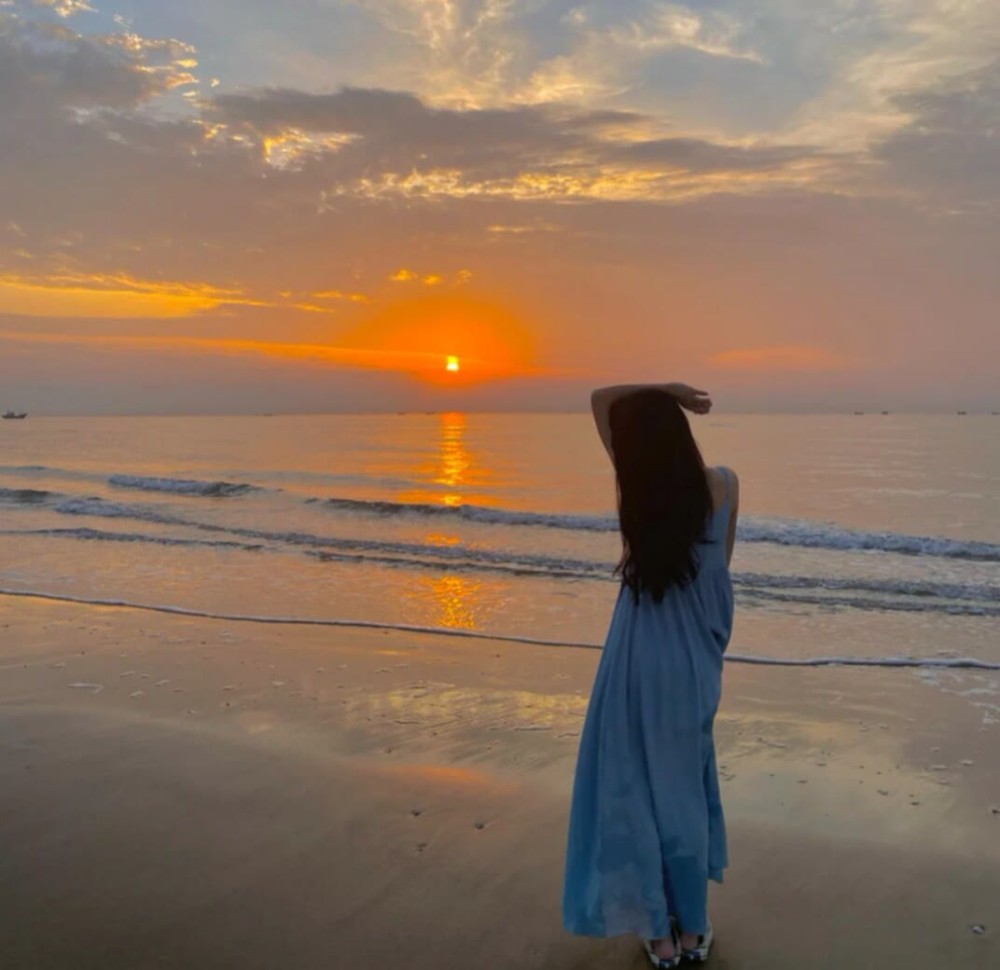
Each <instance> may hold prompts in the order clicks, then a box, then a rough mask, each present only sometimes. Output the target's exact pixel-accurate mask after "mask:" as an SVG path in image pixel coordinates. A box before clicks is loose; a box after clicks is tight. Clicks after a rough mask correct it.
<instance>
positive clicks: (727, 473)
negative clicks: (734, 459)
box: [705, 466, 740, 508]
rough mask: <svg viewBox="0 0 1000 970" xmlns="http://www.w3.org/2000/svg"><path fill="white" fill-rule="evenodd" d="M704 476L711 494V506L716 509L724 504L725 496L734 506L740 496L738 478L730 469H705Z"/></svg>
mask: <svg viewBox="0 0 1000 970" xmlns="http://www.w3.org/2000/svg"><path fill="white" fill-rule="evenodd" d="M705 476H706V478H707V479H708V487H709V490H710V491H711V493H712V504H713V505H714V506H715V508H718V507H719V506H720V505H721V504H722V503H723V502H725V500H726V498H727V496H728V498H729V499H730V501H731V502H733V503H734V504H735V502H736V499H737V497H738V496H739V494H740V479H739V476H738V475H737V474H736V472H734V471H733V470H732V469H731V468H728V467H727V468H726V469H725V470H723V468H722V467H721V466H720V467H718V468H706V469H705Z"/></svg>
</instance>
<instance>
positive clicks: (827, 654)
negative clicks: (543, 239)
mask: <svg viewBox="0 0 1000 970" xmlns="http://www.w3.org/2000/svg"><path fill="white" fill-rule="evenodd" d="M693 425H694V430H695V433H696V436H697V438H698V440H699V442H700V444H701V446H702V450H703V452H704V455H705V458H706V461H707V462H709V463H710V464H725V465H728V466H730V467H732V468H734V469H735V470H736V471H737V472H738V474H739V476H740V480H741V509H740V528H739V540H740V541H739V542H738V544H737V548H736V553H735V556H734V559H733V567H732V569H733V581H734V588H735V596H736V607H737V619H736V632H735V635H734V639H733V643H732V645H731V648H730V649H731V654H732V656H733V657H734V658H743V659H763V660H774V661H781V662H792V661H797V662H810V663H811V662H815V661H818V660H823V659H829V658H840V659H844V660H846V659H852V658H853V659H857V660H862V661H866V662H875V663H880V664H881V663H896V662H899V661H901V660H915V661H917V662H919V663H922V664H930V665H934V664H949V663H952V662H955V661H966V660H971V661H974V662H976V663H978V664H980V665H984V666H986V667H989V666H997V665H1000V636H998V616H1000V418H997V417H992V416H989V415H969V416H958V415H823V416H816V415H726V414H720V415H712V416H709V417H706V418H700V419H699V418H696V419H694V420H693ZM619 552H620V545H619V539H618V534H617V527H616V521H615V493H614V479H613V474H612V471H611V467H610V463H609V461H608V458H607V456H606V455H605V453H604V451H603V449H602V448H601V445H600V442H599V441H598V439H597V436H596V434H595V432H594V430H593V426H592V422H591V420H590V418H589V416H588V415H586V414H460V413H448V414H419V415H322V416H275V417H269V416H258V417H250V416H247V417H162V418H157V417H136V418H126V417H113V418H112V417H104V418H82V417H74V418H34V417H29V418H28V420H26V421H23V422H3V423H2V424H0V588H2V590H4V591H5V592H6V593H7V594H13V593H36V594H44V595H47V596H53V597H57V598H71V599H80V600H86V601H94V602H115V603H124V604H131V605H134V606H144V607H157V608H166V609H175V610H186V611H194V612H198V613H203V614H208V615H212V616H224V617H248V616H252V617H256V618H262V619H263V618H267V619H272V620H281V621H291V620H297V621H311V622H320V623H324V622H329V623H331V624H342V623H348V624H350V623H367V624H377V625H385V626H388V627H393V626H410V627H419V628H428V629H437V630H445V631H449V632H450V633H452V634H455V635H462V636H468V637H469V640H468V649H469V650H470V652H474V651H475V650H476V649H478V648H480V644H479V643H478V642H477V637H479V636H483V635H491V636H503V637H511V638H518V639H526V640H530V641H535V642H540V643H550V644H579V645H586V646H599V645H600V644H601V641H602V640H603V637H604V633H605V629H606V626H607V622H608V618H609V615H610V611H611V608H612V605H613V601H614V598H615V596H616V593H617V582H616V580H615V577H614V575H613V570H614V566H615V563H616V561H617V559H618V556H619ZM274 636H275V640H276V642H279V643H280V637H281V628H280V626H276V627H275V631H274ZM991 676H992V682H993V683H994V684H995V683H996V677H995V675H991Z"/></svg>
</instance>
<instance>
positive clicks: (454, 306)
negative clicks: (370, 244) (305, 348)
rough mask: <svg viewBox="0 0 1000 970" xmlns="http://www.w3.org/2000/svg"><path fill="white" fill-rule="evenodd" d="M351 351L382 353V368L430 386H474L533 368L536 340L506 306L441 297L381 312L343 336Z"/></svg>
mask: <svg viewBox="0 0 1000 970" xmlns="http://www.w3.org/2000/svg"><path fill="white" fill-rule="evenodd" d="M338 343H339V345H340V346H341V347H342V348H345V349H348V348H349V349H355V348H356V349H359V350H366V351H377V352H378V353H379V355H380V358H381V360H382V361H383V362H384V363H383V364H382V366H384V367H385V368H387V369H390V370H399V371H404V372H409V373H411V374H413V375H415V376H418V377H420V378H421V379H423V380H426V381H428V382H429V383H432V384H433V383H438V382H444V381H447V382H448V383H449V384H455V383H461V384H463V385H465V384H474V383H477V382H479V381H483V380H490V379H496V378H501V377H513V376H515V375H520V374H524V373H526V372H529V371H530V370H531V369H532V365H533V358H534V341H533V340H532V337H531V335H530V333H529V332H528V330H527V328H526V327H524V326H523V325H522V324H521V323H520V321H519V320H518V319H517V318H516V316H515V314H514V313H513V312H512V311H510V310H508V309H506V308H505V307H503V306H501V305H498V304H496V303H492V302H490V301H489V300H482V299H476V298H473V297H470V296H468V295H465V294H461V295H458V294H439V295H438V294H436V295H434V296H430V297H423V298H421V299H417V300H406V301H402V302H399V303H394V304H391V305H389V306H386V307H383V308H381V309H379V310H376V311H375V313H374V315H373V316H371V317H370V318H369V319H367V320H365V321H364V322H362V323H360V324H358V325H357V326H356V327H354V328H353V329H352V330H350V331H348V332H347V333H345V334H343V335H342V336H341V337H340V338H339V340H338Z"/></svg>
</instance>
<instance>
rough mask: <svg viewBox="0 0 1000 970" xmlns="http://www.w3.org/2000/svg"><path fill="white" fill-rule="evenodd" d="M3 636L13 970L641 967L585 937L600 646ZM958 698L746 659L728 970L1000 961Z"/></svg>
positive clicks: (927, 686) (5, 885) (95, 617)
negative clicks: (586, 832)
mask: <svg viewBox="0 0 1000 970" xmlns="http://www.w3.org/2000/svg"><path fill="white" fill-rule="evenodd" d="M0 650H2V654H0V668H2V677H0V707H2V711H3V713H2V718H0V724H2V738H3V749H4V755H3V758H2V760H0V765H2V768H0V771H2V778H0V823H2V824H0V840H2V845H0V859H2V863H0V866H2V879H0V913H2V916H0V953H2V954H3V966H4V967H11V968H18V970H20V968H31V970H35V968H49V967H51V968H64V967H65V968H70V967H72V968H74V970H76V968H89V967H95V968H96V967H101V968H123V970H124V968H128V970H137V968H145V967H199V968H200V967H205V968H214V967H229V966H233V967H236V966H239V967H260V968H265V967H267V968H270V967H276V966H285V967H295V968H303V970H307V968H313V967H316V968H320V967H324V968H345V970H347V968H359V970H361V968H367V967H375V966H380V965H386V964H390V965H398V964H403V963H405V965H407V966H409V967H413V968H432V967H434V968H440V967H462V966H483V967H498V968H500V967H515V966H516V967H538V968H586V967H595V968H596V967H621V968H632V967H634V968H639V967H641V966H643V965H644V960H645V957H644V956H643V955H642V953H641V951H640V949H639V947H638V944H637V942H636V941H635V940H630V939H627V938H625V939H617V940H611V941H600V940H586V939H578V938H571V937H569V936H567V935H566V934H564V933H563V931H562V930H561V928H560V920H559V896H560V890H561V876H562V872H561V866H562V858H563V850H564V838H565V828H566V816H567V810H568V803H569V793H570V785H571V781H572V771H573V764H574V757H575V752H576V745H577V743H578V734H579V730H580V726H581V723H582V718H583V715H584V713H585V708H586V702H587V694H588V691H589V687H590V682H591V679H592V676H593V671H594V667H595V664H596V661H597V657H598V654H597V652H596V651H593V650H583V649H572V648H563V649H554V648H543V647H538V646H532V645H527V644H512V643H509V642H499V641H498V642H495V643H489V642H483V643H478V644H476V645H475V649H474V650H473V649H470V646H469V644H468V643H467V642H465V641H463V640H461V639H455V638H444V637H438V636H429V635H421V634H415V633H406V632H402V631H372V630H352V629H338V630H331V629H328V628H322V627H287V626H285V627H281V626H275V625H264V624H258V623H251V622H244V623H236V622H229V621H222V620H210V619H204V618H191V617H182V616H169V615H164V614H157V613H150V612H144V611H140V610H135V609H119V608H108V607H94V606H87V605H80V604H68V603H59V602H47V601H42V600H35V599H30V598H20V597H5V598H4V601H3V613H2V614H0ZM949 676H953V675H951V674H948V673H947V672H944V673H942V674H940V675H939V677H949ZM954 676H957V675H954ZM942 686H943V687H944V688H945V689H942ZM957 686H958V687H961V686H962V685H960V684H959V685H957ZM947 687H948V685H947V683H944V684H942V683H941V681H940V680H939V681H938V683H936V684H933V683H930V682H929V678H928V677H927V676H926V670H925V671H914V670H905V669H904V670H895V669H879V670H873V669H870V668H865V669H843V668H773V667H754V666H746V665H739V664H731V665H729V666H728V667H727V670H726V675H725V688H724V699H723V705H722V709H721V712H720V715H719V719H718V722H717V726H716V736H717V743H718V748H719V760H720V773H721V776H722V780H723V782H722V783H723V796H724V801H725V805H726V811H727V823H728V828H729V838H730V856H731V868H730V869H729V870H728V871H727V875H726V883H725V885H724V886H722V887H713V890H712V902H711V909H712V913H713V919H714V921H715V926H716V929H717V934H718V943H717V948H716V951H715V953H714V954H713V957H712V965H714V966H716V967H719V968H730V967H732V968H737V967H738V968H741V970H752V968H782V967H789V968H790V967H804V966H805V967H815V968H824V967H830V968H833V967H844V966H850V967H873V968H874V967H897V966H913V967H924V966H926V967H931V966H949V967H950V966H963V967H982V968H986V967H992V966H996V965H997V962H998V961H1000V942H998V940H1000V933H998V928H1000V839H998V838H997V832H998V826H1000V766H998V764H997V759H996V755H995V745H996V731H997V727H996V725H995V724H993V723H990V722H991V719H990V718H986V719H984V717H983V714H982V710H981V709H979V708H976V707H975V706H974V705H971V704H970V703H969V698H968V696H962V694H961V692H960V691H959V690H957V689H956V690H955V691H950V690H948V689H947ZM977 928H979V929H981V930H982V932H979V929H977Z"/></svg>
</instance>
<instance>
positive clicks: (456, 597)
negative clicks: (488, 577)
mask: <svg viewBox="0 0 1000 970" xmlns="http://www.w3.org/2000/svg"><path fill="white" fill-rule="evenodd" d="M421 586H422V587H424V588H426V589H427V590H428V591H429V592H430V594H431V596H432V597H433V599H434V605H435V609H436V612H435V617H434V623H435V624H436V625H438V626H443V627H448V628H449V629H455V630H475V629H476V603H477V601H478V600H479V599H480V588H481V586H482V583H481V582H478V581H474V580H469V579H465V578H463V577H462V576H432V577H422V578H421Z"/></svg>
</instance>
